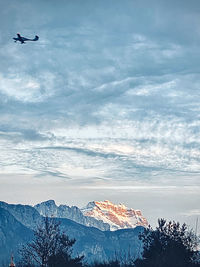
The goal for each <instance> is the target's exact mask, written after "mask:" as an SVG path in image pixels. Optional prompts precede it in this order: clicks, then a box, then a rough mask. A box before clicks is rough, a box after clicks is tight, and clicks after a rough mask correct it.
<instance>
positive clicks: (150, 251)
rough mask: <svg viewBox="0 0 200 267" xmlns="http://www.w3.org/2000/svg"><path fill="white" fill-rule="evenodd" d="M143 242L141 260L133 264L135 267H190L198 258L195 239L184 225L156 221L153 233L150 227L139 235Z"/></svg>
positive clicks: (162, 220)
mask: <svg viewBox="0 0 200 267" xmlns="http://www.w3.org/2000/svg"><path fill="white" fill-rule="evenodd" d="M140 239H141V240H142V242H143V254H142V256H143V258H142V259H139V260H137V261H136V262H135V265H136V266H137V267H140V266H148V267H190V266H191V267H192V266H200V265H199V263H197V262H196V263H195V259H196V257H197V256H198V252H197V250H196V247H197V238H196V236H195V235H194V233H193V232H192V231H189V230H188V228H187V226H186V224H183V225H182V226H181V225H180V223H178V222H177V223H176V222H174V221H173V222H169V223H167V222H166V220H164V219H159V220H158V227H157V228H156V230H155V231H154V230H153V229H152V228H151V227H150V226H149V228H147V229H145V230H144V232H143V233H141V234H140Z"/></svg>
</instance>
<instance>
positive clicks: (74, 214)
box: [34, 200, 110, 231]
mask: <svg viewBox="0 0 200 267" xmlns="http://www.w3.org/2000/svg"><path fill="white" fill-rule="evenodd" d="M34 208H35V209H36V210H37V211H38V212H39V214H40V215H42V216H48V217H51V216H53V217H57V218H66V219H70V220H72V221H75V222H77V223H80V224H83V225H85V226H90V227H96V228H98V229H100V230H102V231H108V230H110V225H109V224H108V223H105V222H103V221H102V220H99V219H96V218H93V217H88V216H84V214H83V213H82V212H81V210H80V209H79V208H78V207H76V206H72V207H69V206H67V205H60V206H57V205H56V204H55V201H54V200H48V201H45V202H42V203H40V204H37V205H35V206H34Z"/></svg>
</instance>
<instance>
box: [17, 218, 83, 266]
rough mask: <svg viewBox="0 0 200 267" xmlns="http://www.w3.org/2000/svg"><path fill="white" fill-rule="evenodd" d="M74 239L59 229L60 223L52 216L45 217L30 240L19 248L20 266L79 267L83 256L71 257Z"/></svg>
mask: <svg viewBox="0 0 200 267" xmlns="http://www.w3.org/2000/svg"><path fill="white" fill-rule="evenodd" d="M74 243H75V239H69V237H68V236H67V235H66V234H65V233H63V232H62V231H61V230H60V223H59V222H58V221H57V220H56V219H54V218H48V217H45V218H44V219H43V222H42V224H41V225H39V226H38V228H37V229H36V231H35V233H34V239H33V240H32V242H30V243H28V244H26V245H24V246H23V247H22V249H21V255H22V263H21V265H20V266H24V267H25V266H40V267H65V266H68V267H75V266H76V267H80V266H82V259H83V257H76V258H72V246H73V245H74Z"/></svg>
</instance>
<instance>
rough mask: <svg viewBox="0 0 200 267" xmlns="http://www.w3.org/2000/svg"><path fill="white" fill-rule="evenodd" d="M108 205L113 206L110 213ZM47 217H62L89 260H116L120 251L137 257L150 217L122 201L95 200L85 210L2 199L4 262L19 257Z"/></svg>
mask: <svg viewBox="0 0 200 267" xmlns="http://www.w3.org/2000/svg"><path fill="white" fill-rule="evenodd" d="M105 205H107V206H109V208H108V210H107V212H106V206H105ZM97 210H98V212H99V213H98V214H99V215H98V216H97V215H96V214H97ZM114 210H115V212H114ZM111 211H112V212H111ZM89 212H90V214H91V215H90V216H88V213H89ZM120 212H121V213H120ZM86 214H87V216H86ZM120 214H121V215H120ZM125 214H126V216H125ZM133 214H134V216H135V217H134V216H133ZM100 215H101V216H100ZM43 216H53V217H56V218H58V220H59V221H60V222H61V227H62V230H63V231H65V232H66V234H67V235H68V236H69V237H70V238H75V239H76V243H75V245H74V253H75V254H76V255H77V253H78V254H82V255H85V259H86V260H87V261H88V262H92V261H94V260H99V261H102V260H106V259H112V258H114V257H115V254H116V253H117V254H120V255H121V256H122V255H123V256H127V254H129V255H132V257H134V258H136V257H138V256H139V255H140V253H141V242H140V240H139V239H138V235H139V233H140V232H141V231H142V230H143V229H144V228H143V226H145V225H146V223H147V222H146V219H143V217H141V215H140V213H139V212H136V213H134V212H133V211H131V212H130V210H127V208H126V207H125V206H124V205H122V204H120V205H118V207H117V205H114V204H112V203H111V202H109V201H103V202H96V201H94V202H90V203H89V204H88V205H87V206H86V207H85V208H83V209H82V210H81V209H79V208H78V207H75V206H72V207H69V206H66V205H60V206H57V205H56V204H55V201H53V200H49V201H46V202H43V203H40V204H37V205H35V206H34V207H32V206H29V205H20V204H18V205H14V204H8V203H6V202H0V263H1V262H3V261H5V262H6V264H7V261H8V260H9V258H10V254H11V253H14V255H15V258H16V260H17V259H18V255H19V253H18V249H19V248H20V246H21V245H22V244H24V243H26V242H28V241H29V240H31V239H32V238H33V233H34V230H35V229H36V227H37V226H38V224H39V223H40V222H41V221H42V218H43ZM116 218H118V221H117V220H116ZM123 218H124V223H123ZM142 220H143V221H142ZM142 222H144V225H142ZM131 223H132V224H131ZM129 226H130V227H129ZM131 226H133V227H131ZM120 227H121V229H119V228H120ZM117 228H118V230H116V231H114V230H115V229H117ZM122 228H124V229H122ZM127 228H129V229H127ZM110 230H113V231H110Z"/></svg>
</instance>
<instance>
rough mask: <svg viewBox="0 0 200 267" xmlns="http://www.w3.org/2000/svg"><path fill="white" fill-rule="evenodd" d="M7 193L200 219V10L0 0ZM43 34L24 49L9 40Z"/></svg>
mask: <svg viewBox="0 0 200 267" xmlns="http://www.w3.org/2000/svg"><path fill="white" fill-rule="evenodd" d="M0 10H1V11H0V29H1V31H0V62H1V64H0V149H1V153H0V195H1V199H2V200H4V201H8V202H14V203H18V202H22V203H29V204H35V203H37V202H39V201H43V200H47V199H50V198H53V199H55V200H56V201H57V203H66V204H69V205H72V204H75V205H78V206H83V205H85V204H86V203H87V202H88V201H91V200H93V199H95V200H104V199H109V200H111V201H113V202H116V203H118V202H123V203H124V204H126V205H127V206H129V207H132V208H136V209H141V210H142V211H143V213H144V215H145V216H146V217H147V219H149V221H150V222H151V223H152V224H155V221H156V220H157V218H158V217H165V218H169V219H176V220H180V221H186V222H187V223H189V224H190V225H191V226H193V225H194V222H195V220H196V217H197V216H199V215H200V208H199V203H200V182H199V178H200V135H199V132H200V90H199V87H200V75H199V60H200V52H199V51H200V49H199V44H200V28H199V20H200V19H199V18H200V3H199V1H197V0H195V1H194V0H191V1H186V0H182V1H180V0H179V1H160V0H159V1H156V0H155V1H154V0H153V1H151V2H149V1H145V0H140V1H134V0H131V1H129V0H125V1H120V0H115V1H114V0H109V1H105V0H101V1H100V0H95V1H94V0H93V1H92V0H73V1H72V0H67V1H64V0H59V1H52V0H48V1H47V0H40V1H38V0H35V1H24V0H20V1H19V0H18V1H17V0H12V1H11V0H7V1H3V0H1V1H0ZM17 32H19V33H21V35H23V36H26V37H30V38H32V37H34V36H35V35H36V34H37V35H39V37H40V39H39V41H38V42H33V43H31V42H30V43H27V44H24V45H21V44H19V43H14V42H13V40H12V37H14V36H15V34H16V33H17Z"/></svg>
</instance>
